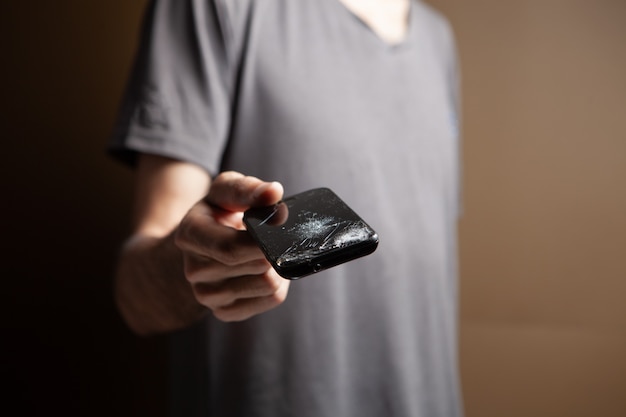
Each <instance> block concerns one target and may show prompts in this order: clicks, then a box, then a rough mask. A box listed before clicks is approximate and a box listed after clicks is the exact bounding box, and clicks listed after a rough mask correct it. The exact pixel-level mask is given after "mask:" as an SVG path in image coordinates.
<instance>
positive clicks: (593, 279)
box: [430, 0, 626, 417]
mask: <svg viewBox="0 0 626 417" xmlns="http://www.w3.org/2000/svg"><path fill="white" fill-rule="evenodd" d="M430 3H432V4H434V5H436V6H437V7H438V8H439V9H440V10H443V11H444V12H445V13H446V14H447V15H448V16H449V18H450V20H451V21H452V23H453V25H454V27H455V29H456V35H457V39H458V44H459V49H460V55H461V59H462V65H463V75H464V110H465V111H464V116H465V126H464V127H465V138H464V139H465V151H464V154H465V174H466V177H465V209H466V210H465V217H464V219H463V221H462V223H461V228H460V232H461V262H462V268H461V272H462V292H461V304H462V305H461V307H462V308H461V313H462V322H461V324H462V325H461V343H462V349H461V365H462V371H463V382H464V392H465V398H466V404H467V411H468V416H469V417H491V416H493V417H502V416H507V417H516V416H520V417H522V416H523V417H526V416H533V417H537V416H546V417H547V416H559V417H561V416H562V417H575V416H603V417H608V416H615V417H618V416H626V1H624V0H594V1H591V0H543V1H541V0H534V1H533V0H522V1H501V0H474V1H467V0H432V1H431V2H430Z"/></svg>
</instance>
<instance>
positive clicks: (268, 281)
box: [262, 272, 281, 294]
mask: <svg viewBox="0 0 626 417" xmlns="http://www.w3.org/2000/svg"><path fill="white" fill-rule="evenodd" d="M262 280H263V285H264V288H265V289H266V290H267V291H268V292H269V293H271V294H275V293H276V292H278V290H280V287H281V282H280V278H278V277H275V276H273V275H272V274H270V273H269V272H268V273H265V274H263V275H262Z"/></svg>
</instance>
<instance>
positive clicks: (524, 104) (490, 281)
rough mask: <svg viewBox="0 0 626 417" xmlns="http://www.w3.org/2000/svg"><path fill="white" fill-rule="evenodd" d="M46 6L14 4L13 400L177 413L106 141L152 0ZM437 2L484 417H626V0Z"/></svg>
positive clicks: (6, 47)
mask: <svg viewBox="0 0 626 417" xmlns="http://www.w3.org/2000/svg"><path fill="white" fill-rule="evenodd" d="M38 3H39V4H37V5H36V6H35V5H34V4H33V3H32V2H19V1H17V0H12V1H10V0H7V1H4V2H2V3H1V5H0V30H1V31H2V33H1V35H2V36H0V53H2V70H1V71H2V74H1V75H2V78H1V84H0V92H1V100H2V111H1V113H0V114H1V116H0V117H1V118H2V119H1V121H2V125H1V130H0V131H1V132H2V137H3V140H2V144H3V150H2V164H1V174H2V175H1V177H0V183H1V185H2V214H3V216H2V217H3V220H4V221H3V239H2V264H1V268H2V269H1V274H2V275H1V276H0V277H1V278H2V280H3V284H4V285H3V292H2V294H3V297H2V299H3V303H2V316H1V320H2V322H1V323H2V330H3V343H2V352H0V354H1V355H2V356H1V358H2V375H3V379H5V381H6V382H8V383H9V386H10V389H9V390H5V391H4V392H3V397H4V398H5V400H8V403H7V402H6V401H5V406H10V405H16V406H18V407H20V409H21V410H22V412H21V413H20V414H21V415H35V414H37V415H38V414H41V413H44V412H46V413H48V412H51V411H54V410H58V411H61V412H63V413H64V415H69V416H74V415H76V416H78V415H90V416H111V415H152V416H159V415H165V414H166V408H167V401H166V394H167V383H166V348H167V346H166V339H165V338H164V337H156V338H149V339H138V338H135V337H134V336H132V335H131V334H130V333H129V331H128V330H127V329H126V328H125V327H124V325H123V324H122V322H121V320H120V319H119V317H118V316H117V313H116V312H115V309H114V306H113V302H112V300H111V284H110V275H111V268H112V266H111V265H112V263H113V260H114V258H115V252H116V245H117V244H118V243H119V242H120V240H121V239H122V238H123V236H124V234H125V233H126V231H127V226H128V212H129V204H130V198H131V192H132V177H131V175H130V172H129V171H128V170H126V169H125V168H123V167H121V166H119V165H117V164H116V163H113V162H112V161H110V160H109V159H107V158H106V156H105V155H104V152H103V149H104V144H105V142H106V137H107V135H108V132H109V130H110V127H111V124H112V122H113V120H114V117H115V112H116V106H117V103H118V100H119V96H120V93H121V91H122V88H123V85H124V82H125V79H126V74H127V71H128V69H129V66H130V60H131V57H132V53H133V50H134V47H135V42H136V34H137V26H138V23H139V20H140V16H141V12H142V8H143V4H144V1H129V0H107V1H88V2H87V1H78V0H74V1H72V0H59V1H54V2H53V1H50V2H38ZM431 3H432V4H434V5H435V6H437V7H438V8H439V9H441V10H442V11H444V12H445V14H446V15H447V16H448V17H449V18H450V20H451V21H452V23H453V26H454V27H455V30H456V34H457V39H458V43H459V50H460V56H461V63H462V68H463V85H464V88H463V92H464V100H463V101H464V144H465V148H464V156H465V216H464V218H463V220H462V222H461V225H460V236H461V274H462V291H461V370H462V377H463V382H464V394H465V400H466V408H467V414H468V417H491V416H493V417H501V416H507V417H515V416H520V417H521V416H524V417H525V416H533V417H543V416H545V417H548V416H550V417H552V416H554V417H557V416H558V417H561V416H563V417H576V416H603V417H612V416H615V417H618V416H619V417H622V416H625V415H626V303H625V302H624V299H625V298H626V1H624V0H594V1H591V0H544V1H540V0H526V1H515V2H513V1H501V0H474V1H467V0H431ZM5 386H6V385H5ZM7 404H8V405H7Z"/></svg>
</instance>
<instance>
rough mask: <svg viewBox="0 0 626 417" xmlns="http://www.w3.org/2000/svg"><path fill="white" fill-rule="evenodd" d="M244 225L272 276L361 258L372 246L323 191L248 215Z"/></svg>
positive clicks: (366, 229) (371, 237)
mask: <svg viewBox="0 0 626 417" xmlns="http://www.w3.org/2000/svg"><path fill="white" fill-rule="evenodd" d="M244 220H245V222H246V225H247V227H248V230H249V231H250V233H251V234H252V235H253V236H254V237H255V239H256V240H257V242H259V245H260V246H261V249H262V250H263V252H264V253H265V255H266V257H267V258H268V260H269V261H270V262H272V264H273V265H274V267H275V269H276V270H277V272H278V273H279V274H281V275H283V276H285V274H286V275H288V277H291V278H293V277H299V276H303V275H307V274H311V273H313V272H318V271H320V270H322V269H326V268H329V267H331V266H335V265H338V264H340V263H343V262H347V261H349V260H351V259H355V258H358V257H361V256H364V255H367V254H369V253H371V252H373V251H374V250H375V249H376V246H377V244H378V236H377V234H376V232H375V231H374V230H373V229H372V228H371V227H370V226H368V225H367V223H365V222H364V221H363V220H362V219H361V218H360V217H359V216H358V215H357V214H356V213H355V212H354V211H353V210H352V209H350V208H349V207H348V206H347V205H346V204H345V203H344V202H343V201H342V200H341V199H340V198H339V197H338V196H337V195H336V194H335V193H333V192H332V191H331V190H329V189H327V188H317V189H314V190H310V191H305V192H304V193H301V194H298V195H295V196H293V197H290V198H287V199H285V200H283V201H282V202H280V203H278V204H276V205H274V206H270V207H263V208H255V209H251V210H248V211H247V212H246V213H245V216H244Z"/></svg>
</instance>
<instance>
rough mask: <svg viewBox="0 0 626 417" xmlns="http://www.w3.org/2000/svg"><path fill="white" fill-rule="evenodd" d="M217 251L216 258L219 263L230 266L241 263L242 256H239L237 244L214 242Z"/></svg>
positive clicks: (222, 241)
mask: <svg viewBox="0 0 626 417" xmlns="http://www.w3.org/2000/svg"><path fill="white" fill-rule="evenodd" d="M214 244H215V248H216V251H217V254H216V257H219V261H220V262H221V263H223V264H225V265H228V266H234V265H237V264H239V263H241V260H240V258H241V255H240V254H239V251H238V247H237V244H236V243H235V242H233V241H231V240H225V239H223V240H219V241H217V242H214Z"/></svg>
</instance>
